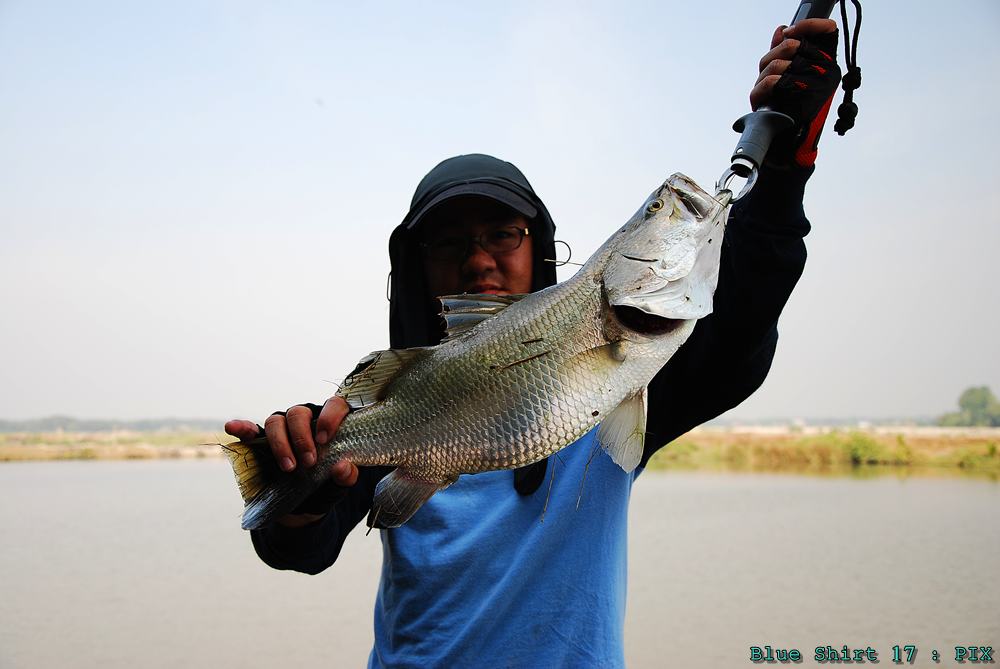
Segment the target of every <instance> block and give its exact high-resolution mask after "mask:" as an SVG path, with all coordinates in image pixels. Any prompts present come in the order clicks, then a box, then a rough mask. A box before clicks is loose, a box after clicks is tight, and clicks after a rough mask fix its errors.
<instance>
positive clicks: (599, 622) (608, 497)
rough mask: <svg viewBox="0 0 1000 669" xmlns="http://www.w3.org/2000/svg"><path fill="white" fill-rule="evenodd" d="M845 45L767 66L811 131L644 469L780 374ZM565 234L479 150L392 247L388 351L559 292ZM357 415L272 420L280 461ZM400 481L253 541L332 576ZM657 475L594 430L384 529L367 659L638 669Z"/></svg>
mask: <svg viewBox="0 0 1000 669" xmlns="http://www.w3.org/2000/svg"><path fill="white" fill-rule="evenodd" d="M835 31H836V25H835V24H834V23H833V22H832V21H826V20H810V21H805V22H802V23H800V24H798V25H797V26H795V27H793V28H790V29H783V28H781V27H779V29H778V30H777V31H775V34H774V37H773V39H772V49H771V51H769V52H768V53H767V54H766V55H765V56H764V58H763V59H762V60H761V63H760V72H761V74H760V78H759V79H758V81H757V84H756V85H755V87H754V89H753V91H752V92H751V104H752V106H753V107H754V108H756V107H758V106H760V105H763V104H771V105H774V106H776V107H777V108H779V110H781V111H785V112H787V113H790V114H792V115H793V116H794V117H795V119H796V121H797V122H798V125H799V127H801V128H803V132H802V133H800V135H798V136H797V138H796V139H795V141H788V140H786V142H785V143H784V145H778V146H776V147H775V149H773V150H772V152H771V154H769V162H770V164H769V165H768V166H766V167H765V168H764V169H762V172H761V175H760V178H759V180H758V183H757V185H756V187H755V188H754V190H753V191H752V193H751V194H750V195H749V196H748V197H747V198H745V199H744V200H742V201H740V202H739V203H737V205H735V206H734V207H733V209H732V212H731V215H730V219H729V225H728V228H727V231H726V236H725V240H724V248H723V253H722V265H721V268H720V275H719V285H718V289H717V291H716V295H715V311H714V313H713V314H711V315H710V316H708V317H706V318H704V319H702V320H701V321H699V323H698V325H697V327H696V328H695V331H694V333H693V334H692V336H691V338H690V339H689V340H688V342H687V343H686V344H685V345H684V346H682V347H681V349H680V350H679V351H678V353H677V354H676V355H675V356H674V357H673V358H672V359H671V361H670V362H669V363H668V364H667V366H666V367H664V368H663V370H661V371H660V373H659V374H658V375H657V376H656V377H655V378H654V379H653V381H652V382H651V383H650V386H649V395H648V407H649V409H648V419H647V431H648V434H647V438H646V444H647V447H646V452H645V453H644V454H643V459H642V463H641V464H642V465H645V463H646V462H647V461H648V459H649V457H650V456H651V455H652V454H653V452H654V451H655V450H656V449H657V448H659V447H661V446H662V445H664V444H666V443H667V442H669V441H671V440H672V439H674V438H675V437H677V436H679V435H681V434H683V433H684V432H686V431H687V430H689V429H691V428H692V427H694V426H696V425H698V424H700V423H703V422H704V421H706V420H709V419H711V418H713V417H715V416H717V415H719V414H721V413H722V412H724V411H726V410H728V409H730V408H732V407H734V406H736V405H737V404H739V403H740V402H741V401H743V400H744V399H745V398H746V397H747V396H749V395H750V393H752V392H753V391H754V390H755V389H756V388H757V387H758V386H759V385H760V383H761V382H762V381H763V379H764V377H765V376H766V374H767V371H768V369H769V367H770V363H771V359H772V357H773V354H774V349H775V345H776V342H777V329H776V323H777V318H778V315H779V314H780V312H781V309H782V308H783V306H784V304H785V301H786V300H787V298H788V296H789V294H790V292H791V290H792V288H793V287H794V285H795V283H796V281H797V280H798V277H799V275H800V273H801V270H802V267H803V264H804V262H805V246H804V244H803V242H802V238H803V237H804V236H805V234H806V233H807V232H808V230H809V223H808V221H807V220H806V218H805V215H804V213H803V210H802V194H803V189H804V186H805V182H806V180H807V179H808V177H809V176H810V174H811V173H812V162H813V160H814V159H815V143H816V141H817V137H818V134H817V133H816V132H815V130H816V128H817V127H821V126H822V121H823V119H824V118H825V115H826V111H827V109H828V108H829V99H830V97H831V96H832V94H833V92H834V90H835V88H836V86H837V83H838V82H839V72H838V71H837V68H836V63H835V62H834V60H833V58H832V56H833V54H834V53H835V50H836V39H837V36H836V32H835ZM804 38H808V41H805V42H803V43H802V44H800V40H802V39H804ZM554 232H555V226H554V224H553V222H552V219H551V217H550V216H549V213H548V211H547V210H546V208H545V205H544V204H543V203H542V201H541V199H540V198H539V197H538V196H537V195H536V194H535V192H534V190H533V189H532V187H531V185H530V184H529V183H528V181H527V179H526V178H525V177H524V175H523V174H522V173H521V172H520V171H519V170H518V169H517V168H516V167H514V166H513V165H511V164H510V163H506V162H503V161H500V160H497V159H496V158H492V157H490V156H484V155H475V154H474V155H467V156H458V157H456V158H452V159H449V160H446V161H444V162H442V163H440V164H439V165H438V166H436V167H435V168H434V169H433V170H431V172H430V173H429V174H428V175H427V176H425V177H424V179H423V180H422V181H421V182H420V184H419V185H418V186H417V190H416V193H415V194H414V197H413V201H412V204H411V209H410V211H409V212H408V213H407V215H406V217H405V218H404V219H403V222H402V223H401V224H400V225H399V226H398V227H397V228H396V230H395V231H394V232H393V234H392V236H391V238H390V242H389V251H390V258H391V261H392V289H391V305H390V343H391V346H392V347H393V348H405V347H411V346H422V345H429V344H434V343H437V341H439V339H440V337H441V336H442V329H441V324H440V319H439V318H438V316H437V311H438V306H437V304H436V302H435V300H434V299H433V298H434V297H435V296H437V295H445V294H456V293H463V292H469V293H485V292H490V293H498V294H509V293H523V292H531V291H535V290H539V289H541V288H543V287H545V286H549V285H552V284H553V283H555V268H554V266H553V264H552V263H551V262H546V259H552V258H554V257H555V249H554V243H553V239H554ZM347 412H348V408H347V405H346V404H345V403H344V401H343V400H341V399H340V398H331V399H330V400H328V401H327V402H326V404H325V405H324V406H323V407H322V409H320V408H319V407H317V406H314V405H302V406H296V407H292V408H291V409H289V410H288V412H287V413H285V414H276V415H273V416H271V417H269V418H268V419H267V421H266V423H265V428H264V430H265V432H266V434H267V437H268V442H269V443H270V445H271V449H272V452H273V453H274V456H275V458H276V460H277V462H278V463H279V466H281V467H282V469H284V470H286V471H291V470H293V469H294V468H296V467H310V466H313V465H314V464H315V462H316V455H315V443H316V442H321V443H326V442H327V441H329V440H330V439H331V438H332V437H333V435H334V434H335V433H336V431H337V428H338V427H339V425H340V423H341V421H342V420H343V419H344V417H345V416H346V415H347ZM314 419H315V420H316V424H315V435H314V433H313V426H312V421H313V420H314ZM226 431H227V432H229V433H230V434H232V435H234V436H236V437H239V438H240V439H244V440H247V439H252V438H254V437H256V436H257V435H258V427H257V426H256V424H254V423H252V422H250V421H240V420H236V421H230V422H229V423H227V424H226ZM388 471H389V470H388V469H387V468H381V467H370V468H369V467H362V468H360V469H359V468H357V467H355V466H354V465H351V464H349V463H340V464H338V465H336V466H335V467H334V470H333V472H332V473H333V482H332V483H331V484H330V485H328V486H327V488H326V489H325V490H324V491H321V493H320V494H317V495H314V496H313V497H312V498H310V499H309V500H307V501H306V503H304V504H303V505H302V506H301V507H300V508H299V509H297V510H296V512H295V513H293V514H290V515H289V516H286V517H284V518H282V519H280V520H279V522H278V523H277V524H276V525H275V526H274V527H271V528H268V529H264V530H257V531H254V532H253V534H252V538H253V543H254V546H255V548H256V550H257V552H258V554H259V555H260V557H261V558H262V559H263V560H264V561H265V562H267V563H268V564H270V565H271V566H273V567H275V568H278V569H295V570H298V571H303V572H307V573H317V572H319V571H321V570H323V569H325V568H326V567H328V566H330V565H331V564H333V562H334V561H335V560H336V558H337V556H338V554H339V551H340V548H341V546H342V545H343V542H344V539H345V537H346V536H347V534H348V532H350V531H351V529H352V528H354V527H355V526H356V525H357V524H358V522H359V521H360V520H361V519H362V518H363V517H364V516H365V514H366V513H367V512H368V510H369V508H370V507H371V502H372V495H373V492H374V488H375V485H376V484H377V482H378V481H379V480H380V479H381V477H382V476H384V475H385V474H386V473H387V472H388ZM641 471H642V467H641V466H640V468H639V469H637V470H636V471H635V472H633V473H632V474H626V473H624V472H623V471H622V470H621V469H620V468H618V467H617V466H616V465H614V463H612V462H611V460H610V459H609V458H608V457H607V456H606V455H605V454H604V453H603V452H598V449H596V448H595V443H594V433H593V432H591V433H589V434H588V435H585V436H584V437H583V438H581V439H580V440H579V441H577V442H576V443H574V444H572V445H570V446H568V447H567V448H566V449H564V450H563V451H561V452H560V453H559V454H558V456H556V457H553V458H551V459H549V460H548V461H542V462H540V463H536V464H535V465H532V466H529V467H525V468H523V469H520V470H516V471H515V472H513V473H511V472H509V471H499V472H488V473H485V474H478V475H476V476H462V477H461V478H460V479H459V481H458V482H457V483H455V484H454V485H452V486H451V487H450V488H447V489H445V490H443V491H441V492H439V493H438V494H436V495H434V496H433V497H432V498H431V499H430V501H428V502H427V503H426V504H425V505H424V506H423V507H422V508H421V509H420V511H418V512H417V513H416V514H415V515H414V516H413V518H411V519H410V520H409V521H408V522H407V523H406V524H405V525H403V526H402V527H399V528H395V529H392V530H386V531H383V532H382V543H383V552H384V560H383V568H382V579H381V583H380V585H379V593H378V600H377V603H376V611H375V647H374V648H373V650H372V654H371V656H370V659H369V664H370V665H371V666H453V667H465V666H515V667H526V666H530V667H535V666H537V667H562V666H566V667H586V666H601V667H606V666H622V665H623V664H624V651H623V648H624V644H623V638H622V634H623V625H624V613H625V591H626V585H625V571H626V544H627V541H626V521H627V510H628V500H629V494H630V491H631V486H632V484H633V482H634V481H635V479H636V477H637V476H638V475H639V473H640V472H641ZM584 474H586V482H585V484H584V485H583V487H582V491H581V480H582V479H583V477H584ZM543 482H546V483H545V485H544V486H543V485H542V483H543ZM577 504H579V508H576V507H577ZM543 514H544V522H540V518H541V517H542V516H543Z"/></svg>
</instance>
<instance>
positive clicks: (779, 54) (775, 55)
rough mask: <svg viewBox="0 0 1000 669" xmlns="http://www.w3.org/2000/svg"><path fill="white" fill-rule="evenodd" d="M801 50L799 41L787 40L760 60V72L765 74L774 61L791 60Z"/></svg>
mask: <svg viewBox="0 0 1000 669" xmlns="http://www.w3.org/2000/svg"><path fill="white" fill-rule="evenodd" d="M798 50H799V40H797V39H785V40H783V41H782V42H781V44H779V45H778V46H776V47H774V48H773V49H771V50H770V51H768V52H767V53H765V54H764V57H763V58H761V59H760V63H759V66H758V68H757V69H758V70H759V71H760V72H763V71H764V69H765V68H766V67H767V66H768V65H770V64H771V61H772V60H791V59H792V57H793V56H794V55H795V52H796V51H798Z"/></svg>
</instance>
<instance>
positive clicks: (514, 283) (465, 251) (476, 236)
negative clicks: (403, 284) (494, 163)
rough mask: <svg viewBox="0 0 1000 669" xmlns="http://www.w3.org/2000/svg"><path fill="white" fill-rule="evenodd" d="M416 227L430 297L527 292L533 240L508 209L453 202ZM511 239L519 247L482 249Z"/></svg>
mask: <svg viewBox="0 0 1000 669" xmlns="http://www.w3.org/2000/svg"><path fill="white" fill-rule="evenodd" d="M421 228H422V241H423V243H424V247H423V248H424V255H423V258H424V274H425V276H426V277H427V287H428V289H429V290H430V293H431V296H439V295H456V294H460V293H494V294H496V295H509V294H511V293H530V292H531V264H532V253H531V243H532V242H531V236H530V235H525V234H524V231H526V230H527V229H528V222H527V221H526V220H525V219H524V217H523V216H521V215H519V214H517V213H516V212H514V211H513V210H512V209H510V208H508V207H506V206H504V205H502V204H500V203H499V202H496V201H494V200H491V199H489V198H483V197H477V196H470V197H460V198H455V199H454V200H449V201H448V202H445V203H444V204H442V205H441V206H440V207H437V208H436V209H434V210H433V211H432V212H431V213H430V214H429V215H428V217H427V219H426V220H425V221H424V222H423V224H422V225H421ZM514 228H516V230H515V229H514ZM515 237H516V238H518V239H520V246H518V247H517V248H515V249H513V250H505V251H497V250H493V251H492V252H490V251H487V250H486V249H485V248H484V245H483V243H485V245H486V246H490V247H496V246H502V245H504V244H505V243H508V242H504V240H505V239H512V238H515ZM470 239H472V240H475V241H472V242H471V243H469V240H470ZM491 240H492V241H491ZM477 242H483V243H477ZM497 242H499V244H498V243H497ZM449 250H451V251H453V252H450V253H449V252H448V251H449ZM456 250H457V251H456ZM442 251H445V252H444V253H442ZM442 256H444V257H442Z"/></svg>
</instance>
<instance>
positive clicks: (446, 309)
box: [438, 293, 526, 341]
mask: <svg viewBox="0 0 1000 669" xmlns="http://www.w3.org/2000/svg"><path fill="white" fill-rule="evenodd" d="M525 297H526V295H520V294H518V295H491V294H489V293H485V294H478V293H469V294H466V295H444V296H442V297H439V298H438V299H439V300H440V301H441V317H442V318H444V320H445V323H446V329H445V336H444V340H443V341H450V340H452V339H456V338H458V337H461V336H462V335H464V334H465V333H467V332H468V331H469V330H471V329H472V328H474V327H476V326H477V325H479V324H480V323H482V322H483V321H487V320H489V319H491V318H493V317H494V316H496V315H497V314H499V313H500V312H501V311H503V310H504V309H506V308H507V307H509V306H510V305H512V304H514V303H515V302H517V301H519V300H521V299H524V298H525Z"/></svg>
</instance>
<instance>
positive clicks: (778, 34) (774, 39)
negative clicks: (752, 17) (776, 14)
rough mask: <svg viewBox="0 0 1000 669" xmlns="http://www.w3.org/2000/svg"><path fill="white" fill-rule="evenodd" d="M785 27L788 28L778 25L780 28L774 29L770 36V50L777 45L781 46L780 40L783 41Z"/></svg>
mask: <svg viewBox="0 0 1000 669" xmlns="http://www.w3.org/2000/svg"><path fill="white" fill-rule="evenodd" d="M787 27H788V26H786V25H780V26H778V27H777V28H775V29H774V34H773V35H771V48H772V49H773V48H774V47H776V46H778V45H779V44H781V40H783V39H785V28H787Z"/></svg>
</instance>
